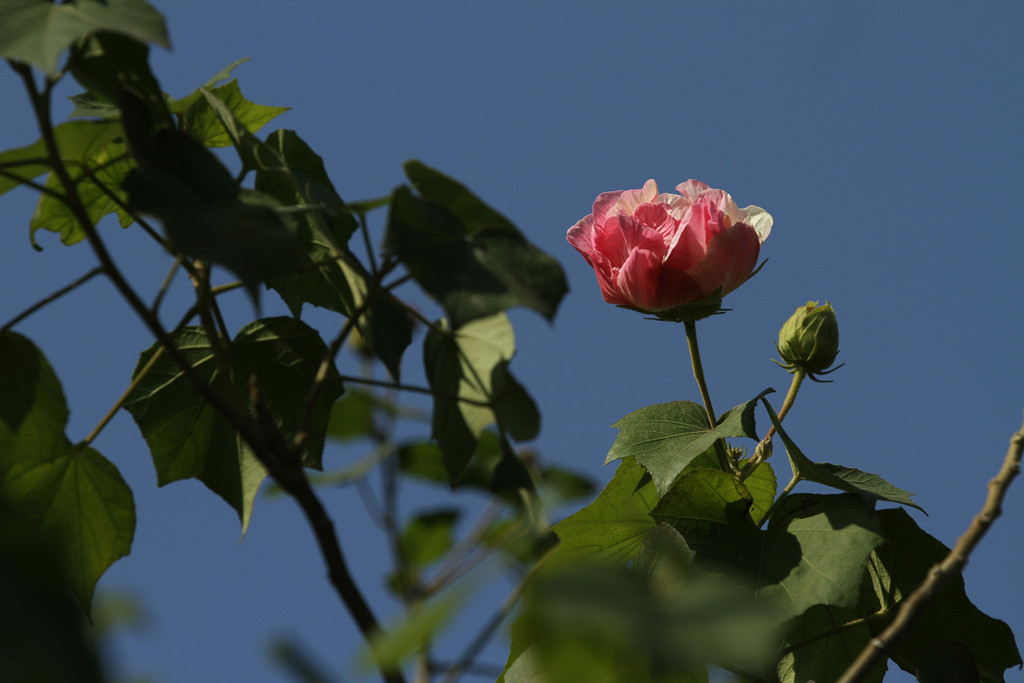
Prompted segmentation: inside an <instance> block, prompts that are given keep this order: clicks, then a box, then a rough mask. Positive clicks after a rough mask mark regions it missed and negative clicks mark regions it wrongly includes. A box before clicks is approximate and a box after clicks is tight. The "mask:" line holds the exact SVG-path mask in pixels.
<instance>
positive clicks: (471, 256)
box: [385, 162, 567, 327]
mask: <svg viewBox="0 0 1024 683" xmlns="http://www.w3.org/2000/svg"><path fill="white" fill-rule="evenodd" d="M406 172H407V173H409V175H410V177H411V178H413V180H414V182H415V183H416V187H417V189H419V190H420V196H417V195H415V194H413V192H412V191H411V190H410V189H409V188H406V187H401V188H398V189H397V190H396V191H395V194H394V195H393V197H392V202H391V211H390V214H389V216H388V228H387V236H386V240H385V241H386V244H387V246H388V248H389V249H391V250H392V251H393V252H394V253H395V254H396V255H397V256H398V257H399V259H401V261H402V263H404V264H405V266H406V268H407V269H408V270H409V273H410V274H411V275H412V276H413V278H415V279H416V281H417V282H418V283H419V284H420V286H422V287H423V289H425V290H426V291H427V293H428V294H430V295H431V296H432V297H433V298H434V299H435V300H437V301H438V302H439V303H440V304H441V305H442V306H443V307H444V309H445V311H446V312H447V313H448V317H449V319H450V320H451V321H452V325H453V326H454V327H460V326H462V325H463V324H464V323H466V322H469V321H471V320H476V319H478V318H484V317H487V316H489V315H493V314H494V313H497V312H499V311H503V310H505V309H507V308H511V307H513V306H526V307H528V308H532V309H534V310H535V311H537V312H538V313H540V314H541V315H543V316H544V317H546V318H547V319H548V320H551V319H552V318H553V317H554V315H555V311H556V309H557V308H558V304H559V302H560V301H561V299H562V296H563V295H564V294H565V292H566V291H567V286H566V283H565V275H564V274H563V272H562V268H561V266H559V265H558V262H557V261H555V260H554V259H553V258H551V257H550V256H548V255H547V254H545V253H544V252H542V251H540V250H539V249H537V248H536V247H535V246H533V245H532V244H530V243H529V242H527V241H526V239H525V238H524V237H523V235H522V234H521V233H520V232H519V231H518V230H517V229H516V228H515V227H514V226H512V224H511V223H509V222H508V221H507V220H505V219H504V218H502V217H501V216H500V215H499V214H497V213H496V212H494V211H493V210H492V209H489V208H488V207H486V205H484V204H483V203H482V202H481V201H480V200H479V199H477V198H476V197H475V196H474V195H472V194H471V193H470V192H469V191H468V190H466V189H465V188H464V187H462V186H461V185H459V184H458V183H457V182H456V181H454V180H452V179H450V178H447V177H446V176H443V175H442V174H440V173H438V172H437V171H434V170H432V169H429V168H427V167H426V166H423V165H422V164H418V163H417V162H409V163H408V164H406ZM431 193H432V194H431Z"/></svg>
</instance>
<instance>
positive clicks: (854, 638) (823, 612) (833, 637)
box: [778, 605, 885, 683]
mask: <svg viewBox="0 0 1024 683" xmlns="http://www.w3.org/2000/svg"><path fill="white" fill-rule="evenodd" d="M859 616H860V615H859V614H857V612H855V611H853V610H848V609H843V608H841V607H836V606H826V605H815V606H813V607H811V608H810V609H809V610H807V611H806V612H804V613H803V614H801V615H800V616H799V617H796V618H795V619H793V621H792V622H791V624H790V625H789V627H788V628H787V629H786V630H787V638H786V640H787V643H786V646H787V650H788V652H787V653H786V654H785V655H783V657H782V659H781V660H780V661H779V667H778V670H779V680H780V683H805V682H806V681H836V680H839V677H840V676H841V675H842V673H843V672H844V671H846V669H847V667H849V666H850V664H852V663H853V660H854V659H856V658H857V655H859V654H860V652H861V650H863V649H864V647H865V646H866V645H867V644H868V642H870V640H871V638H872V637H873V636H872V634H871V630H870V629H868V626H867V624H866V623H861V624H859V625H855V626H845V627H843V628H840V627H842V626H843V625H844V624H849V623H851V622H853V621H855V620H856V619H857V618H858V617H859ZM826 633H827V634H828V635H824V634H826ZM884 676H885V667H884V666H879V667H876V668H875V669H873V670H872V671H871V672H870V673H869V674H868V675H867V676H866V677H865V678H863V679H862V680H863V681H864V683H881V681H882V678H883V677H884Z"/></svg>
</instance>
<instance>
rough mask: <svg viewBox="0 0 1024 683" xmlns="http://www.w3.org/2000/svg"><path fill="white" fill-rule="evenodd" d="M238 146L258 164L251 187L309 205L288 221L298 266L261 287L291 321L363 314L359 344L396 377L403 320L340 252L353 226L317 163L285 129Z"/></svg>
mask: <svg viewBox="0 0 1024 683" xmlns="http://www.w3.org/2000/svg"><path fill="white" fill-rule="evenodd" d="M250 137H251V136H250ZM238 144H239V145H240V146H244V145H245V144H248V145H249V148H250V149H255V150H256V152H257V153H256V154H253V155H252V156H253V160H254V163H256V164H258V167H257V173H256V189H258V190H260V191H261V192H265V193H267V194H269V195H271V196H273V197H275V198H277V199H278V200H279V201H281V202H282V203H283V204H284V205H286V206H290V207H296V208H300V209H301V208H303V207H310V209H309V210H308V211H303V212H300V213H298V214H296V215H295V219H296V220H297V222H298V230H297V232H296V239H297V240H298V243H299V248H300V250H301V252H302V254H301V256H300V259H299V260H300V266H299V268H298V269H297V270H296V272H294V273H288V274H284V275H281V276H279V277H276V278H273V279H272V280H270V281H269V282H268V283H267V285H268V286H269V287H270V288H271V289H274V290H276V291H277V292H278V294H280V295H281V298H282V299H284V301H285V303H286V304H288V308H289V309H290V310H291V312H292V314H293V315H295V316H296V317H298V316H299V315H300V314H301V313H302V306H303V304H304V303H311V304H313V305H314V306H321V307H323V308H327V309H329V310H332V311H337V312H338V313H341V314H343V315H345V316H347V317H352V316H353V315H355V313H356V311H358V310H360V309H362V308H366V309H367V310H366V311H365V312H363V313H362V314H361V315H360V316H359V318H358V320H357V323H356V326H357V330H358V331H359V335H360V338H361V339H362V340H363V342H364V343H365V344H366V345H367V347H369V348H370V349H371V350H372V352H373V354H374V355H375V356H377V357H378V358H379V359H380V360H381V361H382V362H383V363H384V365H385V367H387V369H388V371H389V372H390V373H391V376H392V377H394V378H396V379H397V378H398V377H399V375H400V370H401V361H402V355H403V353H404V352H405V349H406V348H407V347H408V346H409V344H410V343H411V342H412V325H411V322H410V319H409V316H408V314H407V313H406V311H405V309H404V307H403V306H402V304H401V303H400V302H398V301H397V300H396V299H395V298H394V297H393V296H392V295H391V294H390V293H387V292H384V291H382V290H381V289H380V285H379V284H378V285H376V286H375V287H374V286H373V285H372V284H371V283H372V280H373V278H372V277H371V275H370V273H368V272H367V271H366V269H365V268H364V267H363V266H362V265H361V264H360V263H359V261H358V260H357V259H356V258H355V257H354V256H353V255H352V254H351V252H349V251H348V249H347V248H346V247H345V245H346V244H347V242H348V240H349V238H350V237H351V236H352V233H353V232H354V231H355V230H356V227H357V224H356V221H355V219H353V218H352V216H351V214H350V213H349V212H348V211H349V208H348V207H347V206H346V205H345V203H344V202H343V201H342V199H341V197H339V196H338V194H337V192H335V190H334V185H333V184H332V183H331V180H330V178H328V176H327V172H326V171H325V169H324V164H323V160H322V159H321V158H320V157H319V156H318V155H317V154H316V152H314V151H313V150H312V149H310V147H309V146H308V145H307V144H306V143H305V142H304V141H303V140H302V139H301V138H300V137H299V136H298V135H296V134H295V133H294V132H293V131H289V130H279V131H275V132H273V133H271V134H270V135H269V136H268V137H267V141H266V143H261V142H259V141H257V140H255V139H254V138H253V139H250V140H248V142H246V141H244V140H241V139H240V140H239V143H238ZM314 264H321V265H319V266H315V265H314ZM371 287H373V289H371ZM371 296H372V297H373V298H372V299H370V297H371ZM368 299H369V302H368Z"/></svg>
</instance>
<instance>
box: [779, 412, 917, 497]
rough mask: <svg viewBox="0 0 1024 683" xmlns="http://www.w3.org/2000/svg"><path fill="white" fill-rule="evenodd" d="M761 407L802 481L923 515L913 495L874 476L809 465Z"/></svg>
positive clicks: (826, 464)
mask: <svg viewBox="0 0 1024 683" xmlns="http://www.w3.org/2000/svg"><path fill="white" fill-rule="evenodd" d="M764 405H765V408H767V410H768V417H770V418H771V421H772V424H774V425H775V429H776V430H777V431H778V432H779V436H780V437H781V438H782V442H783V443H784V444H785V445H786V454H787V455H788V456H789V462H790V464H792V466H793V473H794V474H796V475H797V476H799V477H800V478H801V479H803V480H804V481H813V482H815V483H818V484H824V485H825V486H830V487H832V488H834V489H839V490H840V491H846V492H847V493H853V494H856V495H858V496H860V497H861V498H863V499H864V500H865V501H866V502H867V503H869V504H872V505H873V504H874V502H875V501H877V500H884V501H888V502H890V503H899V504H901V505H909V506H910V507H914V508H917V509H918V510H921V512H924V509H923V508H922V507H921V506H920V505H918V504H917V503H915V502H914V501H913V495H914V494H912V493H909V492H907V491H904V490H903V489H901V488H897V487H895V486H893V485H892V484H890V483H889V482H887V481H886V480H885V479H882V478H881V477H879V476H878V475H877V474H870V473H869V472H861V471H860V470H856V469H853V468H851V467H843V466H841V465H832V464H829V463H815V462H811V460H810V459H808V458H807V456H805V455H804V454H803V453H802V452H800V449H799V448H797V446H796V444H795V443H793V440H792V439H790V438H789V435H788V434H786V432H785V431H784V430H783V429H782V424H781V423H780V422H779V418H778V416H777V415H776V414H775V411H774V410H772V407H771V406H770V405H768V402H767V401H765V402H764Z"/></svg>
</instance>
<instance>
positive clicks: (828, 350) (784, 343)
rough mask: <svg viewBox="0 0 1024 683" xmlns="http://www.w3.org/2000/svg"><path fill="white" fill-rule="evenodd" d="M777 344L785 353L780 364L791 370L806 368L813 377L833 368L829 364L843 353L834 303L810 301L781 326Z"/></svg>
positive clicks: (780, 352) (777, 347)
mask: <svg viewBox="0 0 1024 683" xmlns="http://www.w3.org/2000/svg"><path fill="white" fill-rule="evenodd" d="M775 348H776V349H778V351H779V355H781V356H782V363H779V365H781V366H782V367H784V368H786V369H787V370H789V371H790V372H796V371H797V370H803V371H804V372H806V373H807V374H808V376H810V378H811V379H815V377H814V375H815V374H827V373H828V372H831V370H829V369H828V368H829V366H830V365H832V363H833V362H835V359H836V354H838V353H839V325H838V323H836V312H835V311H833V310H832V304H830V303H828V302H825V305H824V306H819V305H818V302H817V301H808V302H807V305H806V306H801V307H800V308H798V309H796V313H794V314H793V315H792V316H790V318H789V320H787V321H786V322H785V324H784V325H783V326H782V329H781V330H779V341H778V343H777V344H776V345H775ZM833 369H836V368H833Z"/></svg>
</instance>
